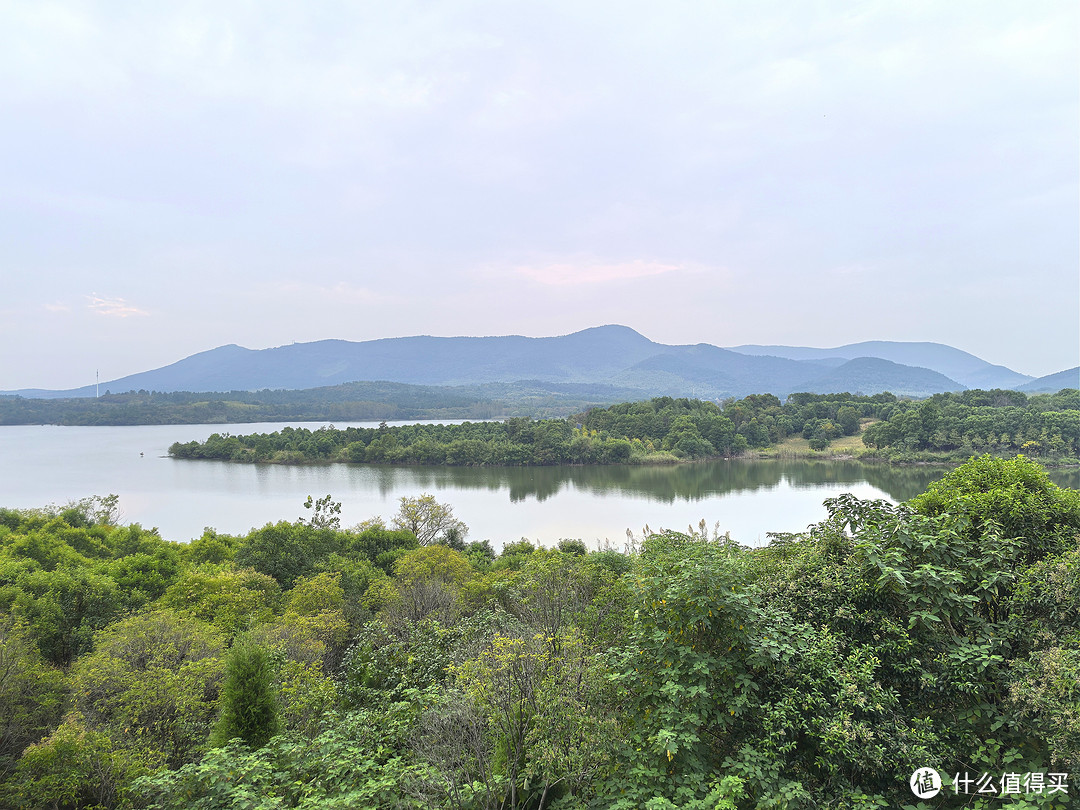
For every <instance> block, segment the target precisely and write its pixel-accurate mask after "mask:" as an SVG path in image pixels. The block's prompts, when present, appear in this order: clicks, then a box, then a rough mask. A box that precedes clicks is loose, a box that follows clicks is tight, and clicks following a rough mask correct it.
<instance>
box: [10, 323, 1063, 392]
mask: <svg viewBox="0 0 1080 810" xmlns="http://www.w3.org/2000/svg"><path fill="white" fill-rule="evenodd" d="M1078 377H1080V372H1078V370H1077V369H1072V370H1069V371H1063V372H1059V373H1058V374H1057V375H1050V376H1049V377H1046V378H1040V379H1038V380H1036V379H1034V378H1032V377H1030V376H1028V375H1025V374H1020V373H1019V372H1016V371H1013V370H1012V369H1008V368H1005V367H1004V366H999V365H993V364H991V363H989V362H987V361H985V360H982V359H980V358H978V357H976V356H975V355H972V354H969V353H967V352H964V351H961V350H959V349H955V348H953V347H951V346H946V345H943V344H940V343H902V342H890V341H868V342H865V343H853V344H849V345H846V346H839V347H837V348H833V349H815V348H809V347H799V346H758V345H746V346H736V347H733V348H729V349H725V348H720V347H718V346H713V345H710V344H707V343H699V344H696V345H683V346H670V345H665V344H662V343H655V342H653V341H652V340H649V339H648V338H646V337H644V336H643V335H641V334H639V333H638V332H635V331H634V330H633V329H630V328H629V327H625V326H615V325H611V326H598V327H593V328H590V329H585V330H582V331H580V332H574V333H573V334H569V335H563V336H560V337H543V338H528V337H520V336H504V337H430V336H417V337H402V338H383V339H380V340H368V341H362V342H350V341H345V340H321V341H316V342H312V343H294V344H291V345H287V346H279V347H276V348H271V349H245V348H243V347H241V346H237V345H228V346H220V347H218V348H216V349H211V350H209V351H205V352H200V353H198V354H194V355H191V356H190V357H186V358H184V359H183V360H179V361H178V362H176V363H172V364H171V365H168V366H164V367H162V368H158V369H154V370H151V371H144V372H141V373H138V374H132V375H130V376H127V377H121V378H119V379H115V380H110V381H108V382H103V383H101V387H100V390H101V391H103V392H104V391H106V390H109V391H112V392H114V393H120V392H125V391H137V390H146V391H161V392H173V391H207V392H210V391H215V392H221V391H235V390H248V391H256V390H263V389H286V390H290V389H308V388H317V387H322V386H332V385H340V384H343V383H349V382H355V381H386V382H396V383H409V384H414V385H438V386H449V385H456V386H461V385H478V384H484V383H495V382H517V381H530V382H531V383H537V382H539V383H550V384H568V383H588V384H594V385H595V384H603V385H609V386H616V387H618V388H620V389H627V390H631V391H639V392H641V394H642V396H657V395H671V396H697V397H702V398H723V397H728V396H745V395H747V394H753V393H772V394H776V395H777V396H781V397H782V396H786V395H787V394H790V393H792V392H796V391H809V392H814V393H832V392H840V391H848V392H851V393H864V394H873V393H878V392H881V391H891V392H892V393H894V394H897V395H908V396H928V395H930V394H934V393H939V392H943V391H959V390H964V389H965V388H1021V387H1022V388H1023V390H1027V391H1037V390H1055V391H1056V390H1058V389H1059V388H1062V387H1073V386H1076V385H1077V384H1078ZM1059 383H1060V384H1059ZM95 391H96V389H95V386H93V385H89V386H84V387H82V388H76V389H70V390H66V391H53V390H42V389H23V390H20V391H8V392H5V393H7V394H17V395H21V396H24V397H39V398H58V397H89V396H94V394H95Z"/></svg>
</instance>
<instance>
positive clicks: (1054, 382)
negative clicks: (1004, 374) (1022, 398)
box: [1016, 366, 1080, 394]
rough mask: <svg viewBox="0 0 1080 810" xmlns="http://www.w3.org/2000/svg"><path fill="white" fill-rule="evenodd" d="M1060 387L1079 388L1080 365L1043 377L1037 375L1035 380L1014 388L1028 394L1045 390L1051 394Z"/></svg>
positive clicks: (1044, 391)
mask: <svg viewBox="0 0 1080 810" xmlns="http://www.w3.org/2000/svg"><path fill="white" fill-rule="evenodd" d="M1062 388H1080V366H1077V367H1076V368H1070V369H1066V370H1065V371H1059V372H1057V374H1047V375H1046V376H1045V377H1039V378H1038V379H1037V380H1032V381H1031V382H1029V383H1024V384H1023V385H1021V386H1020V387H1019V388H1017V389H1016V390H1017V391H1024V392H1026V393H1028V394H1038V393H1046V392H1049V393H1051V394H1053V393H1057V392H1058V391H1060V390H1061V389H1062Z"/></svg>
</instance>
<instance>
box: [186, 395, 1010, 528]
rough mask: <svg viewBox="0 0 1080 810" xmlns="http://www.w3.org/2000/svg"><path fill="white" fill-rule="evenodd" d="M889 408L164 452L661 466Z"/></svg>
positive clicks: (638, 406) (751, 410)
mask: <svg viewBox="0 0 1080 810" xmlns="http://www.w3.org/2000/svg"><path fill="white" fill-rule="evenodd" d="M1020 396H1023V395H1020ZM896 403H897V400H896V397H894V396H892V395H891V394H878V395H875V396H873V397H864V396H856V395H851V394H846V393H845V394H827V395H819V394H792V395H791V396H790V397H788V401H787V402H786V403H781V402H780V400H779V399H777V398H776V397H775V396H773V395H771V394H755V395H752V396H748V397H744V398H743V399H740V400H730V401H728V402H725V403H724V404H723V405H720V404H717V403H715V402H708V401H701V400H696V399H686V398H678V399H676V398H672V397H657V398H655V399H652V400H648V401H644V402H626V403H621V404H618V405H612V406H609V407H603V408H602V407H596V408H592V409H590V410H588V411H586V412H585V413H581V414H578V415H577V416H572V417H570V418H567V419H541V420H532V419H527V418H523V417H511V418H509V419H506V420H504V421H502V422H465V423H462V424H423V425H401V426H397V427H387V426H385V425H380V426H379V427H378V428H359V427H350V428H345V429H343V430H337V429H335V428H332V427H325V428H320V429H318V430H315V431H310V430H307V429H306V428H295V429H294V428H284V429H283V430H281V431H278V432H275V433H270V434H252V435H248V436H232V435H230V434H214V435H212V436H210V437H209V438H208V439H207V440H206V441H205V442H202V443H199V442H188V443H186V444H179V443H177V444H174V445H173V446H172V447H170V448H169V453H170V455H172V456H173V457H175V458H186V459H205V458H214V459H225V460H230V461H247V462H268V461H269V462H273V461H277V462H291V461H346V462H352V463H369V464H371V463H374V464H438V465H450V466H468V467H475V466H489V465H500V466H521V465H526V466H544V465H552V464H627V463H640V462H670V461H676V460H679V459H696V458H707V457H714V456H725V457H729V456H734V455H738V454H740V453H743V452H744V451H746V450H747V449H748V448H763V447H767V446H769V445H770V444H774V443H776V442H779V441H782V440H783V439H784V438H786V437H787V436H791V435H796V434H800V433H803V434H808V435H807V437H808V438H817V437H819V436H821V437H827V438H824V439H823V440H824V441H826V442H827V440H828V438H835V437H837V436H840V435H851V434H853V433H855V432H857V431H858V428H859V425H860V421H861V420H862V419H864V418H865V419H870V418H882V417H883V416H885V415H887V414H889V413H891V412H892V410H893V409H894V408H895V406H896ZM410 528H411V527H410Z"/></svg>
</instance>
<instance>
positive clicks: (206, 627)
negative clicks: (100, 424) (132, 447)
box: [0, 414, 1080, 810]
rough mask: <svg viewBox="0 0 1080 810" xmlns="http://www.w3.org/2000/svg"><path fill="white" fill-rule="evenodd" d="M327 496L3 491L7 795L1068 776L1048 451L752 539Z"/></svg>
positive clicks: (368, 800) (704, 789)
mask: <svg viewBox="0 0 1080 810" xmlns="http://www.w3.org/2000/svg"><path fill="white" fill-rule="evenodd" d="M642 415H643V416H647V415H646V414H642ZM625 416H627V417H629V416H630V414H625ZM307 505H308V506H309V507H310V508H309V509H308V510H307V511H306V514H305V519H303V520H300V521H297V522H280V523H277V524H268V525H266V526H264V527H263V528H261V529H258V530H253V531H252V532H250V533H248V534H247V535H244V536H226V535H221V534H218V533H216V532H214V531H213V530H209V529H208V530H207V531H206V532H205V534H204V535H203V536H202V537H200V538H198V539H197V540H195V541H193V542H192V543H190V544H176V543H170V542H167V541H165V540H163V539H162V538H160V537H159V536H158V535H157V534H156V533H155V532H152V531H147V530H145V529H142V528H141V527H139V526H137V525H131V526H118V525H114V524H115V515H116V511H115V509H116V503H115V499H111V498H105V499H101V498H98V499H88V500H87V501H84V502H82V503H80V504H75V505H72V506H71V507H68V508H65V509H61V510H54V511H39V512H29V511H13V510H0V806H3V807H12V808H19V809H20V810H31V809H35V810H36V808H42V807H54V808H90V807H95V808H103V809H106V808H177V809H178V810H179V808H239V807H245V808H252V809H253V810H270V809H271V808H275V809H276V808H289V807H293V808H305V809H309V810H315V809H316V808H329V807H339V808H346V807H349V808H352V807H380V808H406V807H413V808H455V809H458V808H477V809H478V810H481V809H482V810H496V809H497V808H498V809H499V810H505V809H508V808H514V809H515V810H517V809H518V808H521V809H524V808H532V809H533V810H543V808H563V809H564V810H565V809H566V808H586V807H602V808H627V809H629V808H643V807H648V808H669V809H670V808H685V809H686V810H690V809H691V808H694V809H695V810H706V808H708V810H713V809H714V808H729V809H730V808H738V809H739V810H749V808H764V807H785V808H807V809H808V810H809V808H833V809H834V810H841V809H844V810H848V809H849V808H864V809H866V808H878V807H913V808H923V810H927V809H928V808H931V807H935V808H936V807H954V806H959V805H963V806H966V807H974V808H990V807H994V808H999V807H1008V808H1014V810H1019V809H1020V808H1032V807H1037V808H1058V809H1059V810H1064V808H1066V807H1068V806H1074V805H1075V801H1076V794H1077V791H1078V790H1080V787H1078V785H1077V784H1076V783H1075V779H1076V774H1077V773H1080V719H1078V718H1080V696H1078V695H1077V692H1076V683H1077V682H1078V680H1080V630H1078V627H1080V624H1078V621H1080V545H1078V536H1080V493H1077V492H1076V491H1072V490H1062V489H1059V488H1058V487H1056V486H1054V485H1053V484H1052V483H1050V482H1049V480H1048V479H1047V478H1046V475H1045V473H1044V472H1043V471H1042V470H1041V469H1040V468H1039V467H1038V466H1037V465H1035V464H1033V463H1031V462H1029V461H1025V460H1023V459H1017V460H1012V461H1006V460H1001V459H995V458H991V457H989V456H984V457H981V458H979V459H975V460H973V461H971V462H969V463H968V464H965V465H964V466H962V467H960V468H958V469H956V470H954V471H953V472H951V473H949V474H947V475H946V476H945V477H944V478H943V479H942V480H941V481H940V482H938V483H936V484H933V485H931V486H930V488H929V489H928V490H927V491H926V492H924V493H923V494H922V495H920V496H918V497H916V498H915V499H914V500H912V501H910V502H909V503H907V504H905V505H901V506H892V505H889V504H887V503H884V502H866V501H859V500H857V499H855V498H854V497H852V496H847V495H845V496H841V497H839V498H836V499H833V500H831V501H829V502H827V507H828V511H829V517H828V518H827V519H826V520H825V521H823V522H822V523H820V524H818V525H816V526H813V527H811V528H810V529H809V530H808V531H807V532H805V533H803V534H798V535H782V536H776V537H774V539H773V542H772V544H771V545H769V546H767V547H765V548H761V549H755V550H749V549H746V548H742V547H740V546H738V545H735V544H733V543H731V542H730V541H729V540H727V539H726V538H725V537H717V536H715V535H712V536H710V534H709V533H708V531H707V530H706V528H705V527H704V526H701V527H699V528H698V529H697V530H691V531H689V532H687V533H677V532H663V533H658V534H647V535H646V536H644V537H631V538H629V542H628V547H627V548H626V549H625V550H623V552H625V553H622V552H620V551H615V550H603V551H589V550H587V549H586V548H585V547H584V545H583V544H582V543H580V542H578V541H573V540H566V541H563V542H561V543H560V544H559V547H558V548H556V549H540V548H534V547H533V546H532V545H531V544H529V543H528V542H527V541H520V542H514V543H509V544H507V545H506V546H504V547H503V549H502V551H501V553H499V554H495V553H493V551H492V549H491V547H490V546H489V545H488V544H487V543H486V542H482V543H469V544H466V543H465V542H464V540H463V535H464V532H465V527H463V526H461V525H460V524H459V523H457V522H456V521H454V520H453V517H452V512H451V511H450V510H448V509H447V508H446V507H445V505H441V504H437V503H435V502H434V499H431V498H417V499H403V502H402V504H401V510H400V512H399V514H398V515H397V516H396V517H395V518H394V520H393V522H392V525H391V526H389V527H388V526H386V525H385V524H383V523H382V522H381V521H376V520H373V521H369V522H368V523H367V524H366V525H363V526H358V527H354V528H352V529H343V528H342V527H341V526H340V525H338V518H337V505H336V504H335V503H334V502H333V500H332V499H331V498H330V497H326V498H321V499H319V500H318V501H314V502H312V501H309V503H308V504H307ZM925 767H935V768H937V769H938V771H940V772H941V774H942V775H943V776H944V777H945V780H946V785H945V790H944V791H943V793H942V794H941V796H939V797H938V798H936V799H932V800H930V801H929V802H922V803H918V802H917V801H916V800H915V799H914V798H913V796H912V793H911V790H910V788H909V779H910V777H911V775H912V773H913V772H914V771H915V770H916V769H921V768H925ZM954 774H955V775H957V776H959V777H961V778H966V777H967V775H971V777H972V779H971V780H970V781H969V782H968V783H966V784H965V783H964V782H960V783H959V784H955V785H954V783H953V775H954ZM1010 774H1012V775H1013V776H1014V777H1015V779H1016V780H1017V781H1016V784H1017V785H1020V787H1019V788H1018V789H1017V793H1018V794H1019V795H1015V796H1012V797H1006V798H1005V799H1004V800H998V799H997V798H993V797H988V796H986V795H985V794H984V795H983V796H978V795H977V794H976V793H975V792H974V790H973V787H972V785H973V784H974V780H975V779H980V778H981V777H983V776H985V777H986V778H987V779H988V780H989V783H990V784H991V785H992V786H993V787H992V789H993V790H994V791H995V792H996V791H998V790H999V789H1002V788H1003V787H1004V786H1005V785H1006V784H1007V783H1006V779H1007V778H1008V775H1010ZM1035 775H1037V776H1038V777H1039V779H1040V780H1041V782H1042V784H1043V785H1044V787H1043V788H1042V789H1041V791H1040V792H1039V793H1037V794H1036V793H1034V792H1031V791H1030V790H1027V787H1025V786H1028V787H1030V785H1032V784H1034V782H1032V778H1033V776H1035ZM1021 780H1023V781H1021ZM982 784H983V785H984V786H985V784H987V783H986V782H985V781H984V782H983V783H982ZM954 790H957V791H960V794H961V795H959V796H957V795H955V793H954ZM965 791H966V793H965Z"/></svg>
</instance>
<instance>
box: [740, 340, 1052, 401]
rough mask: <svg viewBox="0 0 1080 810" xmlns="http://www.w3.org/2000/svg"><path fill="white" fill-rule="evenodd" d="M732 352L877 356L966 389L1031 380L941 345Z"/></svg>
mask: <svg viewBox="0 0 1080 810" xmlns="http://www.w3.org/2000/svg"><path fill="white" fill-rule="evenodd" d="M732 351H736V352H741V353H742V354H749V355H754V356H758V357H760V356H762V355H772V356H773V357H787V358H790V359H792V360H833V361H835V360H837V359H841V360H855V359H856V358H859V357H877V358H880V359H882V360H891V361H892V362H893V363H899V364H901V365H905V366H915V367H917V368H928V369H932V370H933V371H936V372H938V373H939V374H943V375H945V376H946V377H948V378H949V379H951V380H955V381H956V382H958V383H961V384H962V385H964V386H966V387H967V388H986V389H990V388H1010V389H1015V388H1016V387H1017V386H1019V385H1023V384H1024V383H1026V382H1029V381H1030V380H1032V379H1033V378H1032V377H1030V376H1028V375H1027V374H1020V373H1019V372H1016V371H1013V370H1012V369H1010V368H1006V367H1005V366H995V365H993V364H991V363H988V362H986V361H985V360H983V359H981V358H978V357H976V356H975V355H973V354H969V353H968V352H965V351H961V350H960V349H954V348H953V347H952V346H946V345H945V344H943V343H898V342H894V341H889V340H868V341H864V342H862V343H849V344H848V345H846V346H837V347H836V348H835V349H814V348H810V347H807V346H758V345H746V346H734V347H732ZM894 393H895V392H894Z"/></svg>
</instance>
